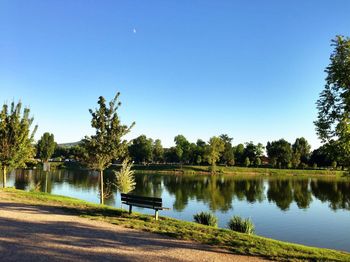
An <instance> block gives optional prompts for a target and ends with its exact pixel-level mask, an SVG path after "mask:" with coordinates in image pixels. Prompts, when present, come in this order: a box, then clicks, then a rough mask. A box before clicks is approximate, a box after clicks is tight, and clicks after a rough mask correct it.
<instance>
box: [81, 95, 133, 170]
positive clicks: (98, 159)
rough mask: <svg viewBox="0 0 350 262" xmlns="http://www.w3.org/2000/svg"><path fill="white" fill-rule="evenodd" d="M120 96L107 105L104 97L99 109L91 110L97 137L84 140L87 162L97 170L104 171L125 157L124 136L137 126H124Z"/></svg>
mask: <svg viewBox="0 0 350 262" xmlns="http://www.w3.org/2000/svg"><path fill="white" fill-rule="evenodd" d="M119 95H120V93H119V92H118V93H117V95H116V96H115V97H114V99H113V100H112V101H111V102H109V105H108V106H107V105H106V100H105V99H104V97H102V96H100V97H99V99H98V105H99V108H98V109H95V111H93V110H92V109H90V110H89V112H90V114H91V116H92V120H91V126H92V127H93V128H94V129H95V135H92V136H86V137H85V138H84V139H83V141H82V142H83V144H82V145H83V147H84V148H85V149H86V158H85V160H86V162H87V164H88V165H89V166H90V167H91V168H93V169H96V170H104V169H106V168H107V167H109V166H110V165H111V164H112V160H113V159H119V158H120V157H121V156H123V155H125V153H126V150H127V146H128V143H127V141H126V140H123V139H122V138H123V136H125V135H126V134H127V133H129V132H130V129H131V128H132V127H133V126H134V125H135V123H132V124H131V126H130V127H128V126H127V125H122V124H121V123H120V120H119V116H118V113H117V110H118V108H119V106H120V105H121V102H119Z"/></svg>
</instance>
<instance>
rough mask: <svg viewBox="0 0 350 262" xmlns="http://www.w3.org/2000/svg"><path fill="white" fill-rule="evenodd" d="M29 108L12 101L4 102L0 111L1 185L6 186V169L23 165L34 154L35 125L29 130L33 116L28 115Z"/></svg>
mask: <svg viewBox="0 0 350 262" xmlns="http://www.w3.org/2000/svg"><path fill="white" fill-rule="evenodd" d="M29 113H30V110H29V108H24V109H23V113H22V103H21V102H18V103H17V104H16V105H15V103H14V102H12V103H11V106H10V108H9V106H8V105H7V104H4V105H3V106H2V110H1V112H0V166H1V169H2V172H3V187H6V175H7V171H8V170H11V169H15V168H19V167H25V164H26V161H28V160H29V159H31V158H32V157H33V156H34V154H35V147H34V146H33V141H34V134H35V132H36V130H37V126H35V127H34V129H33V131H32V132H30V127H31V125H32V123H33V120H34V118H33V117H30V116H29Z"/></svg>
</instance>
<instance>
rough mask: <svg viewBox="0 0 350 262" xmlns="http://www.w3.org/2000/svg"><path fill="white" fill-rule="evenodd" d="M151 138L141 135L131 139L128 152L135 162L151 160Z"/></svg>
mask: <svg viewBox="0 0 350 262" xmlns="http://www.w3.org/2000/svg"><path fill="white" fill-rule="evenodd" d="M152 150H153V140H152V139H150V138H147V137H146V136H145V135H141V136H139V137H137V138H135V139H133V140H132V141H131V145H130V146H129V154H130V156H131V157H132V158H133V159H134V160H135V161H136V162H137V163H146V162H150V161H152Z"/></svg>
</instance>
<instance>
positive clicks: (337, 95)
mask: <svg viewBox="0 0 350 262" xmlns="http://www.w3.org/2000/svg"><path fill="white" fill-rule="evenodd" d="M332 46H333V47H334V51H333V53H332V54H331V56H330V64H329V65H328V66H327V68H326V69H325V72H326V74H327V77H326V84H325V87H324V90H323V91H322V92H321V93H320V97H319V99H318V100H317V103H316V104H317V110H318V116H317V120H316V121H315V122H314V123H315V125H316V133H317V135H318V137H319V138H320V139H321V140H322V141H323V142H331V143H337V144H338V147H339V150H340V151H341V154H342V155H343V157H344V159H345V162H346V164H347V165H349V163H350V38H348V37H343V36H337V37H336V38H335V39H334V40H332Z"/></svg>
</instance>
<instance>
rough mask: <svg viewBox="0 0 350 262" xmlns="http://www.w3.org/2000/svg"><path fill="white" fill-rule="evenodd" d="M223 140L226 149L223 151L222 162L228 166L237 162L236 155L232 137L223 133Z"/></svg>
mask: <svg viewBox="0 0 350 262" xmlns="http://www.w3.org/2000/svg"><path fill="white" fill-rule="evenodd" d="M220 138H221V139H222V141H223V142H224V144H225V147H224V151H223V152H222V155H221V159H220V161H221V163H223V164H225V165H227V166H232V165H234V164H235V156H234V150H233V148H232V140H233V138H232V137H229V136H228V135H226V134H222V135H221V136H220Z"/></svg>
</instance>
